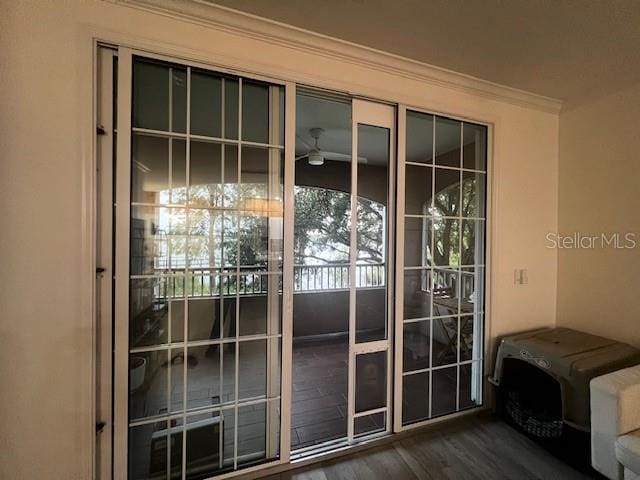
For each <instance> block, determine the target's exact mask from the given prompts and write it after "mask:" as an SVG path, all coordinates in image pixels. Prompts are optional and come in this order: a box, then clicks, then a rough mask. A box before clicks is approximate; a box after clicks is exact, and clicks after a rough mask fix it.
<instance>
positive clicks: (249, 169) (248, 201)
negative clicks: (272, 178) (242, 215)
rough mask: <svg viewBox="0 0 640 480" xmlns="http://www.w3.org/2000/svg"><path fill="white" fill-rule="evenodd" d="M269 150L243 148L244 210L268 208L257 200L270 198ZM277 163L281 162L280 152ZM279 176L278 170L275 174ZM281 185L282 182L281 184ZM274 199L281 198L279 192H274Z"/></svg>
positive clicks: (241, 177)
mask: <svg viewBox="0 0 640 480" xmlns="http://www.w3.org/2000/svg"><path fill="white" fill-rule="evenodd" d="M269 152H270V150H269V149H268V148H257V147H243V148H242V161H241V162H240V164H241V171H240V182H241V185H240V198H241V200H242V204H241V208H242V209H243V210H260V209H264V208H265V207H266V204H265V203H264V202H259V203H258V202H256V201H255V200H256V199H262V200H264V199H268V198H269V193H270V192H269V156H270V153H269ZM274 153H276V154H277V156H276V161H278V160H279V158H278V157H279V152H274ZM274 173H276V174H277V170H276V171H275V172H274ZM279 183H281V181H280V182H279ZM273 193H274V198H275V197H277V198H281V196H280V195H277V193H278V192H273Z"/></svg>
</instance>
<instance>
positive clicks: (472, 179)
mask: <svg viewBox="0 0 640 480" xmlns="http://www.w3.org/2000/svg"><path fill="white" fill-rule="evenodd" d="M485 183H486V175H485V174H484V173H476V172H462V216H463V217H484V216H485V206H484V202H485V192H484V190H485Z"/></svg>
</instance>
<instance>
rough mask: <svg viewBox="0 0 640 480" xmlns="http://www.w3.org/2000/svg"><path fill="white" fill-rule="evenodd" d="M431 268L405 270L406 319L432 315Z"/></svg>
mask: <svg viewBox="0 0 640 480" xmlns="http://www.w3.org/2000/svg"><path fill="white" fill-rule="evenodd" d="M431 276H432V271H431V270H406V271H405V272H404V319H405V320H409V319H412V318H426V317H430V316H431V281H432V280H431Z"/></svg>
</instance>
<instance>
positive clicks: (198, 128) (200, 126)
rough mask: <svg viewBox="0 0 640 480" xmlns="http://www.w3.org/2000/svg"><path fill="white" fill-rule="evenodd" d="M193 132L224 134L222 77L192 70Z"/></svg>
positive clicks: (195, 133) (196, 133)
mask: <svg viewBox="0 0 640 480" xmlns="http://www.w3.org/2000/svg"><path fill="white" fill-rule="evenodd" d="M191 133H192V134H194V135H204V136H208V137H218V138H219V137H221V136H222V79H221V78H220V77H218V76H215V75H211V74H208V73H204V72H199V71H194V70H192V71H191Z"/></svg>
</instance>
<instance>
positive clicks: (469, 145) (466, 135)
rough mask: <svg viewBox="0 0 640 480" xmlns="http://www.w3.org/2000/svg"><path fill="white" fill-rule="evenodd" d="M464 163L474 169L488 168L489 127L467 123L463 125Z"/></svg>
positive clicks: (465, 166)
mask: <svg viewBox="0 0 640 480" xmlns="http://www.w3.org/2000/svg"><path fill="white" fill-rule="evenodd" d="M463 143H464V147H463V150H462V165H463V167H464V168H470V169H472V170H486V168H487V127H485V126H483V125H474V124H472V123H465V124H464V127H463Z"/></svg>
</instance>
